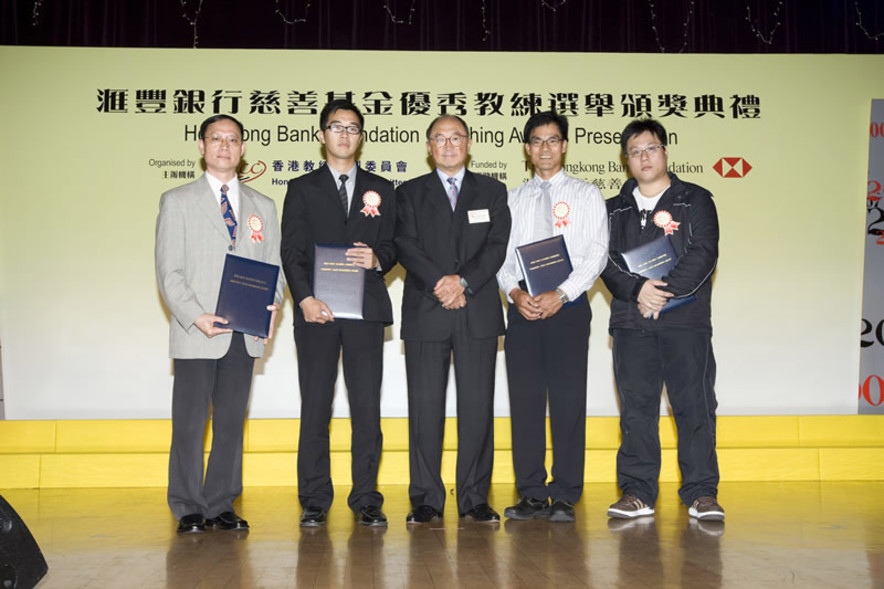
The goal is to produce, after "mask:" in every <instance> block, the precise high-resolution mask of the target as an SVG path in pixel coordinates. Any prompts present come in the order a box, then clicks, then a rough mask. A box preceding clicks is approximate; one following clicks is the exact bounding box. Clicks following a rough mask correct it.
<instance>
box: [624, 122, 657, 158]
mask: <svg viewBox="0 0 884 589" xmlns="http://www.w3.org/2000/svg"><path fill="white" fill-rule="evenodd" d="M646 131H647V132H648V133H651V134H652V135H656V136H657V140H658V141H659V142H660V144H661V145H663V147H666V129H664V128H663V125H661V124H660V123H658V122H657V121H656V120H655V119H635V120H634V121H632V122H630V123H629V124H628V125H626V128H625V129H623V133H622V134H621V135H620V148H621V149H622V150H623V153H626V143H627V142H628V141H629V140H630V139H631V138H633V137H635V136H636V135H641V134H642V133H644V132H646Z"/></svg>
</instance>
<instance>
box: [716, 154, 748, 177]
mask: <svg viewBox="0 0 884 589" xmlns="http://www.w3.org/2000/svg"><path fill="white" fill-rule="evenodd" d="M712 168H713V169H714V170H715V171H716V172H718V175H719V176H721V177H722V178H743V177H745V176H746V174H748V173H749V170H751V169H752V166H750V165H749V162H747V161H746V160H744V159H743V158H741V157H723V158H721V159H720V160H718V161H717V162H715V165H714V166H712Z"/></svg>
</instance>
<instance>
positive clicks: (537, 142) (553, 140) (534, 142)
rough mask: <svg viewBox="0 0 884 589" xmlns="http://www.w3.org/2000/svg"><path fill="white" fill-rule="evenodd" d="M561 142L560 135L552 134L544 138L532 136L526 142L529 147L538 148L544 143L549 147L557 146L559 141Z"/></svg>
mask: <svg viewBox="0 0 884 589" xmlns="http://www.w3.org/2000/svg"><path fill="white" fill-rule="evenodd" d="M561 142H562V138H561V137H559V136H558V135H553V136H552V137H547V138H546V139H541V138H540V137H532V138H531V140H530V141H529V142H528V143H529V144H530V145H531V147H533V148H535V149H539V148H541V147H543V144H544V143H545V144H547V145H549V146H550V147H558V146H559V143H561Z"/></svg>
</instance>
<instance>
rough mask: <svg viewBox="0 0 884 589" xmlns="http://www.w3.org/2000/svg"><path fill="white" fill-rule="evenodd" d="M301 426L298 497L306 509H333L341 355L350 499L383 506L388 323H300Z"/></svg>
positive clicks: (356, 506) (354, 502)
mask: <svg viewBox="0 0 884 589" xmlns="http://www.w3.org/2000/svg"><path fill="white" fill-rule="evenodd" d="M295 345H296V348H297V353H298V381H299V384H300V387H301V429H300V438H299V441H298V497H299V499H300V502H301V506H302V507H304V508H307V507H312V508H321V509H324V510H326V511H327V510H328V509H329V508H330V507H331V504H332V499H333V498H334V488H333V487H332V480H331V466H330V457H329V433H328V426H329V423H330V421H331V416H332V403H333V401H334V396H335V381H336V380H337V376H338V359H341V358H342V351H343V358H342V363H343V367H344V383H345V385H346V386H347V399H348V401H349V404H350V428H351V432H352V433H351V439H350V456H351V460H352V464H351V469H350V473H351V477H352V482H353V486H352V488H351V490H350V496H349V498H348V499H347V504H348V505H349V506H350V508H351V509H352V510H354V511H358V510H359V509H360V508H362V507H364V506H367V505H374V506H377V507H380V506H381V505H383V503H384V497H383V495H381V493H380V492H379V491H378V490H377V481H378V467H379V465H380V460H381V448H382V446H383V442H384V438H383V434H382V433H381V379H382V377H383V373H384V325H383V323H379V322H376V321H351V320H347V319H337V320H335V321H334V322H331V323H325V324H317V323H304V324H300V325H298V326H296V327H295Z"/></svg>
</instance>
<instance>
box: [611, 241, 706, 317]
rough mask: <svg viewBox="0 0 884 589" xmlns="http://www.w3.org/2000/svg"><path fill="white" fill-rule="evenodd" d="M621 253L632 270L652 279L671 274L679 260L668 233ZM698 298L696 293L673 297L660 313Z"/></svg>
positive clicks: (661, 278) (659, 278) (660, 278)
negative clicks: (678, 297)
mask: <svg viewBox="0 0 884 589" xmlns="http://www.w3.org/2000/svg"><path fill="white" fill-rule="evenodd" d="M620 255H621V256H623V260H624V261H625V262H626V265H627V266H628V267H629V271H630V272H632V273H633V274H640V275H641V276H644V277H645V278H650V279H651V280H663V277H664V276H666V275H667V274H669V273H670V272H671V271H672V269H673V268H675V263H676V262H678V254H676V253H675V248H674V247H672V242H671V241H670V240H669V236H667V235H664V236H662V237H658V238H657V239H655V240H653V241H649V242H648V243H646V244H643V245H640V246H638V247H634V248H632V249H631V250H629V251H626V252H622V253H621V254H620ZM696 298H697V297H695V296H694V295H690V296H687V297H684V298H680V299H676V298H671V299H669V301H667V303H666V304H665V305H663V308H662V309H660V314H661V315H662V314H663V313H667V312H669V311H671V310H672V309H675V308H677V307H680V306H682V305H685V304H687V303H690V302H691V301H693V300H695V299H696Z"/></svg>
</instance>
